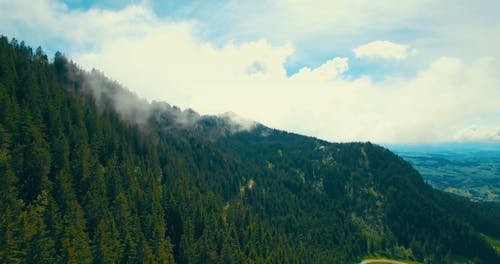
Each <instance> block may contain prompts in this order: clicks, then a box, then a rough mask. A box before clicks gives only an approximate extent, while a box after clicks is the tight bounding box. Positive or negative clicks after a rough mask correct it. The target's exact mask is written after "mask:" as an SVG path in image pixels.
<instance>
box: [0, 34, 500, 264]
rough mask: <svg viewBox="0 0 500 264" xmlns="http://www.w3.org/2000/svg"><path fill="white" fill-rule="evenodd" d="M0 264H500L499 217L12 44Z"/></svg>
mask: <svg viewBox="0 0 500 264" xmlns="http://www.w3.org/2000/svg"><path fill="white" fill-rule="evenodd" d="M0 109H1V111H0V262H1V263H61V262H62V263H67V262H72V263H173V262H176V263H354V262H356V261H359V260H360V258H361V257H362V256H364V255H367V254H371V253H380V254H383V255H386V256H389V257H396V258H401V259H414V260H418V261H425V262H432V263H438V262H439V263H446V262H451V261H453V260H454V259H455V258H457V257H462V258H463V257H464V258H467V259H469V260H472V261H474V262H475V263H499V262H500V257H499V255H498V253H497V252H495V250H494V249H493V248H492V247H491V246H490V245H489V244H488V243H487V242H486V240H484V239H483V236H481V233H482V234H485V235H487V236H489V237H492V238H497V239H498V238H500V206H499V205H498V203H471V202H469V201H467V200H464V199H461V198H457V197H454V196H451V195H449V194H445V193H443V192H440V191H437V190H434V189H432V188H431V187H430V186H428V185H427V184H425V183H424V182H423V180H422V179H421V177H420V175H419V174H418V172H417V171H415V170H414V169H413V168H412V167H411V166H410V165H409V164H408V163H407V162H405V161H403V160H402V159H401V158H399V157H398V156H396V155H394V154H393V153H391V152H390V151H388V150H386V149H384V148H382V147H379V146H376V145H373V144H371V143H351V144H333V143H329V142H325V141H321V140H318V139H315V138H309V137H304V136H300V135H296V134H291V133H287V132H283V131H278V130H273V129H270V128H267V127H264V126H262V125H259V124H251V125H248V124H247V123H241V122H236V121H235V120H234V118H233V117H232V116H231V115H227V116H221V117H215V116H200V115H198V114H197V113H195V112H194V111H191V110H185V111H181V110H180V109H178V108H175V107H171V106H170V105H168V104H165V103H153V104H149V103H147V102H145V101H143V100H140V99H138V98H137V97H136V96H135V95H133V94H132V93H130V92H128V91H126V90H124V89H123V88H122V87H121V86H120V85H119V84H117V83H116V82H113V81H110V80H108V79H107V78H105V77H104V76H103V75H102V74H100V73H97V72H91V73H88V72H84V71H82V70H79V69H78V68H77V67H76V66H75V64H73V63H72V62H69V61H68V60H67V59H66V58H65V57H64V56H62V55H61V54H59V53H58V54H56V56H55V58H54V62H49V60H48V59H47V57H46V55H44V54H43V52H42V50H41V49H37V50H36V51H35V52H33V50H32V49H31V48H29V47H26V46H25V45H24V43H17V41H15V40H12V41H9V40H8V39H7V38H6V37H1V38H0Z"/></svg>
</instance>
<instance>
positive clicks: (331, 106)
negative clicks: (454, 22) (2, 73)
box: [0, 0, 500, 142]
mask: <svg viewBox="0 0 500 264" xmlns="http://www.w3.org/2000/svg"><path fill="white" fill-rule="evenodd" d="M0 1H1V0H0ZM376 2H378V1H376ZM15 3H20V4H19V5H21V6H22V5H23V4H22V3H23V1H15V2H12V3H9V4H8V5H10V7H12V6H15V5H16V4H15ZM54 3H55V2H54V1H47V3H45V4H46V5H43V4H41V5H40V8H39V9H40V10H42V11H36V12H40V13H41V14H40V15H31V16H30V14H26V11H25V10H24V9H23V8H21V7H19V6H17V7H16V8H13V9H9V10H17V11H16V12H18V14H17V15H15V14H13V15H11V17H18V16H21V15H22V16H27V17H30V18H31V19H32V20H30V22H29V23H30V24H29V25H24V26H23V27H22V29H23V30H17V31H16V30H14V29H16V26H15V25H14V24H13V23H17V22H16V21H17V20H15V19H13V18H11V19H5V17H4V18H0V21H1V22H2V25H6V28H12V29H13V31H12V32H14V33H13V34H15V36H20V37H22V36H29V35H30V32H39V34H40V35H42V33H43V32H46V33H47V34H49V38H60V39H63V40H64V42H67V43H69V46H71V47H74V50H73V51H72V53H71V54H69V55H72V57H73V58H74V59H75V60H76V61H77V63H79V64H80V65H82V66H83V67H85V68H87V69H90V68H92V67H95V68H98V69H100V70H102V71H104V72H105V73H106V75H109V76H110V77H111V78H113V79H115V80H117V81H119V82H120V83H123V84H124V85H126V86H127V87H129V88H130V89H131V90H133V91H135V92H136V93H137V94H139V95H140V96H144V97H146V98H148V99H149V100H157V101H158V100H164V101H167V102H169V103H172V104H176V105H179V106H181V107H183V108H185V107H192V108H193V109H195V110H197V111H200V112H201V113H205V114H216V113H224V112H228V111H232V112H235V113H237V114H239V115H241V116H244V117H246V118H250V119H253V120H256V121H259V122H263V123H264V124H266V125H269V126H272V127H277V128H281V129H286V130H291V131H295V132H299V133H303V134H307V135H312V136H318V137H321V138H324V139H327V140H333V141H353V140H363V141H364V140H371V141H375V142H423V141H447V140H456V139H457V138H460V137H457V136H456V135H457V131H461V130H463V129H464V128H467V127H470V125H471V124H480V125H483V124H482V123H481V122H485V123H486V125H488V126H494V125H497V124H499V118H498V117H493V118H489V119H486V118H485V117H486V116H491V115H492V113H496V112H498V109H500V101H499V100H497V99H498V98H500V81H499V77H498V76H500V75H499V74H498V70H497V69H499V67H498V66H499V65H498V61H497V60H496V59H495V57H480V56H478V57H477V58H466V59H464V58H460V57H457V56H438V57H435V58H432V59H431V60H429V61H426V63H425V66H422V67H421V69H420V70H419V71H418V72H416V73H415V74H410V75H409V77H404V78H403V77H397V78H382V79H383V81H377V82H375V81H373V80H372V79H371V78H369V77H352V76H350V75H349V68H350V63H353V62H351V61H350V60H349V58H347V57H336V56H332V57H330V58H329V59H328V60H324V62H323V63H322V64H321V65H319V66H317V67H304V68H302V69H301V70H299V71H298V72H297V73H295V74H293V75H291V76H288V75H287V73H286V69H285V64H286V62H287V60H289V59H290V58H291V57H293V56H294V55H295V54H296V47H295V45H294V43H292V42H286V41H283V42H281V43H278V44H276V43H275V42H272V41H270V40H268V39H267V38H261V39H253V40H250V41H240V42H227V43H224V44H223V45H215V44H213V43H211V42H209V41H206V40H200V39H199V38H198V37H199V35H198V30H199V28H198V27H199V23H200V22H199V21H180V22H172V21H166V20H162V19H160V18H158V17H157V16H156V15H155V14H154V13H153V12H152V11H151V10H150V9H148V8H146V7H142V6H129V7H128V8H126V9H123V10H118V11H103V10H100V9H91V10H88V11H82V10H80V11H71V10H68V9H67V8H66V7H65V6H64V5H60V4H54ZM287 3H288V4H290V6H286V8H287V10H288V9H290V11H289V12H292V11H293V12H299V10H298V9H296V7H298V6H299V4H298V3H295V2H293V1H292V2H287ZM339 3H340V2H339ZM341 3H342V4H341V5H340V4H339V5H340V6H338V8H339V9H340V10H349V9H351V8H353V7H352V6H351V5H349V4H347V2H345V3H344V2H341ZM277 4H280V3H277ZM380 5H381V6H378V7H377V8H379V9H380V10H382V9H384V8H385V7H384V6H383V5H382V4H380ZM306 6H307V5H306ZM0 7H5V4H4V3H2V2H0ZM391 8H392V7H391ZM398 8H401V10H402V11H404V12H403V13H405V12H410V10H409V9H408V10H407V8H406V7H403V6H400V7H398ZM39 9H35V10H39ZM306 9H307V8H306ZM379 9H377V10H379ZM0 10H5V9H2V8H0ZM327 10H330V9H327ZM363 10H364V9H363ZM391 10H392V9H391ZM398 10H399V9H398ZM0 12H1V11H0ZM293 12H292V13H293ZM311 12H312V11H311ZM332 12H333V11H332ZM335 12H340V11H338V10H335ZM367 12H368V11H367ZM2 13H3V12H2ZM327 13H328V12H326V11H325V14H323V16H324V17H325V19H326V21H329V20H328V19H327V18H326V17H327ZM2 15H3V14H2ZM0 17H3V16H1V15H0ZM332 19H333V18H332ZM13 21H14V22H13ZM293 21H295V20H293ZM293 21H291V22H292V23H298V22H293ZM360 21H361V20H360ZM362 21H364V20H363V19H362ZM26 23H27V22H26ZM304 23H305V22H304ZM339 23H340V22H339ZM352 23H355V22H352ZM384 23H386V24H390V23H391V22H390V21H386V22H384ZM320 24H321V23H320ZM67 25H73V27H67ZM303 26H304V28H306V27H305V25H303ZM365 26H366V25H365ZM21 31H22V32H21ZM358 43H359V42H358ZM386 44H387V43H386ZM392 44H393V46H391V45H385V46H384V45H382V47H383V48H381V49H379V50H377V49H375V50H376V51H377V52H378V53H377V52H375V53H377V54H378V55H380V54H386V55H384V56H388V57H390V58H401V57H404V56H407V55H408V53H411V49H410V48H409V47H404V52H401V51H399V53H398V52H394V47H401V46H402V45H400V44H396V43H392ZM394 45H395V46H394ZM387 46H389V47H392V51H387V50H385V49H384V47H385V48H387ZM412 46H413V45H412ZM388 50H391V49H390V48H389V49H388ZM396 50H397V49H396ZM419 50H420V49H419ZM384 52H385V53H384ZM391 52H392V53H391ZM370 54H372V55H373V54H374V53H373V52H372V53H370ZM387 54H389V55H387ZM415 57H417V56H415ZM351 60H352V59H351ZM405 63H406V61H405ZM479 135H483V134H479Z"/></svg>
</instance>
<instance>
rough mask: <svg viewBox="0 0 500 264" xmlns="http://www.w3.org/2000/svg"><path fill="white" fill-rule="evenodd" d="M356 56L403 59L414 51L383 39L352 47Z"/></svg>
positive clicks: (414, 51)
mask: <svg viewBox="0 0 500 264" xmlns="http://www.w3.org/2000/svg"><path fill="white" fill-rule="evenodd" d="M353 51H354V54H355V55H356V57H357V58H381V59H393V60H404V59H406V58H407V57H408V56H409V55H410V54H414V53H416V50H415V49H410V47H408V46H407V45H402V44H397V43H394V42H390V41H385V40H377V41H373V42H370V43H368V44H365V45H361V46H358V47H356V48H355V49H353Z"/></svg>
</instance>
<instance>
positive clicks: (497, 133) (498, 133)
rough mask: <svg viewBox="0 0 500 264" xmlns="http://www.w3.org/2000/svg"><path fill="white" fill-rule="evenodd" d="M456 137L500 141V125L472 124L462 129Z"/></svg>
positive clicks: (462, 139)
mask: <svg viewBox="0 0 500 264" xmlns="http://www.w3.org/2000/svg"><path fill="white" fill-rule="evenodd" d="M455 139H456V140H458V141H498V142H500V126H470V127H467V128H464V129H462V130H460V131H459V132H458V133H457V134H456V135H455Z"/></svg>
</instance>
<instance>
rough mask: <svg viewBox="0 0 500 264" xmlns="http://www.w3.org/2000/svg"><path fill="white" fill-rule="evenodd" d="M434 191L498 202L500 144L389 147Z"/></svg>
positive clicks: (499, 190)
mask: <svg viewBox="0 0 500 264" xmlns="http://www.w3.org/2000/svg"><path fill="white" fill-rule="evenodd" d="M388 147H389V149H391V150H393V151H394V152H396V153H397V154H398V155H399V156H401V157H402V158H404V159H405V160H407V161H409V162H410V163H411V164H412V165H413V166H414V167H415V168H416V169H417V170H418V171H419V172H420V174H421V175H422V177H423V178H424V180H425V181H427V182H428V183H429V184H431V185H432V186H434V187H435V188H437V189H440V190H443V191H446V192H450V193H454V194H457V195H460V196H463V197H467V198H469V199H471V200H475V201H497V202H498V201H500V143H442V144H427V145H425V144H424V145H389V146H388Z"/></svg>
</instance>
